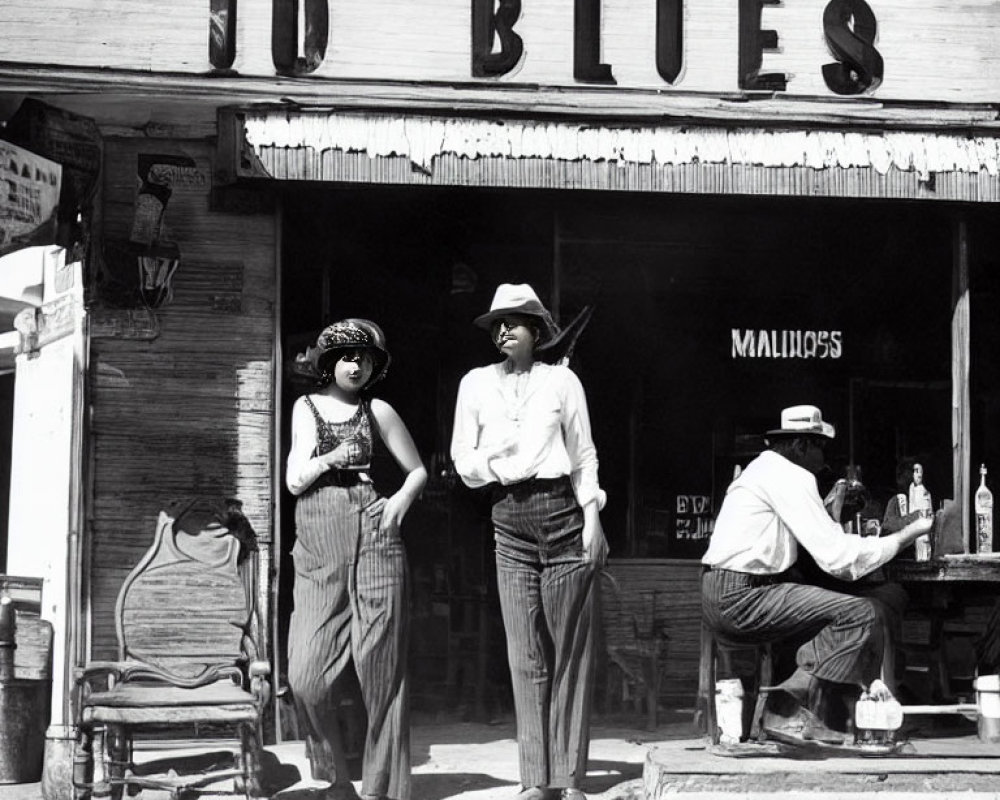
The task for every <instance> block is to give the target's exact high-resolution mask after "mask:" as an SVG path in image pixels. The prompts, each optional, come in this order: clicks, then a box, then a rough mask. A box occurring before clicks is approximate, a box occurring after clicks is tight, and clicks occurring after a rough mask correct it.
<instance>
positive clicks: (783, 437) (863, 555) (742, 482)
mask: <svg viewBox="0 0 1000 800" xmlns="http://www.w3.org/2000/svg"><path fill="white" fill-rule="evenodd" d="M834 435H835V432H834V428H833V426H832V425H830V424H829V423H826V422H824V421H823V415H822V413H821V412H820V410H819V409H818V408H816V407H815V406H808V405H807V406H793V407H791V408H786V409H784V410H783V411H782V412H781V427H780V428H777V429H774V430H770V431H768V432H767V434H766V437H767V443H768V449H767V450H765V451H764V452H763V453H761V454H760V455H759V456H757V458H755V459H754V460H753V461H752V462H750V464H749V465H747V468H746V469H745V470H743V472H742V473H741V474H740V476H739V477H738V478H737V479H736V480H734V481H733V482H732V484H731V485H730V486H729V488H728V489H727V490H726V496H725V499H724V500H723V502H722V507H721V509H720V510H719V515H718V517H717V519H716V522H715V529H714V531H713V533H712V537H711V539H710V541H709V546H708V551H707V552H706V553H705V556H704V558H703V559H702V562H703V563H704V564H705V565H707V566H708V567H709V570H708V571H706V573H705V575H704V578H703V580H702V613H703V617H704V620H705V623H706V624H707V625H708V626H709V627H710V628H712V629H714V630H716V631H718V632H719V633H720V634H721V635H722V636H723V637H725V638H726V639H727V640H730V641H734V642H747V643H754V642H763V641H769V642H780V641H785V640H789V639H799V640H802V639H804V640H805V643H804V644H802V645H801V646H800V647H799V648H798V651H797V653H796V664H797V668H796V669H795V671H794V672H793V673H792V675H791V676H789V677H788V678H787V679H786V680H785V681H783V682H782V683H781V684H779V685H778V687H776V688H777V689H780V690H782V691H781V692H772V693H771V694H770V695H769V697H768V710H767V711H766V712H765V717H764V728H765V731H766V732H767V733H768V734H769V735H770V736H772V737H774V738H778V739H782V740H785V741H791V742H799V741H804V740H810V739H812V740H818V741H824V742H834V743H842V742H843V741H845V738H846V725H844V724H843V720H842V719H840V720H838V719H837V717H836V716H834V715H832V714H831V710H832V709H836V708H838V707H843V706H844V705H845V704H850V703H851V702H852V701H853V700H856V699H857V697H858V695H859V694H860V687H862V686H866V687H867V686H868V685H870V684H871V683H872V681H874V680H875V679H876V678H877V677H878V675H879V670H880V666H881V660H882V647H883V636H884V632H883V630H882V627H881V623H880V621H879V619H880V615H879V614H878V613H877V612H876V609H875V606H874V604H873V602H872V600H870V599H868V598H865V597H855V596H852V595H849V594H846V593H842V592H836V591H832V590H830V589H827V588H823V587H819V586H814V585H809V584H805V583H802V582H800V581H799V580H797V574H796V571H795V570H794V569H793V567H794V566H795V564H796V561H797V560H798V555H799V548H803V549H804V550H806V551H807V552H808V553H809V554H810V555H811V556H812V559H813V560H814V561H815V563H816V565H817V566H818V567H819V568H820V569H822V570H823V571H824V572H825V573H827V574H829V575H831V576H833V577H835V578H839V579H842V580H849V581H856V580H857V579H859V578H861V577H863V576H864V575H867V574H868V573H870V572H872V571H873V570H875V569H878V568H879V567H880V566H882V565H883V564H885V563H886V562H888V561H889V560H891V559H892V558H893V557H895V556H896V555H897V554H898V553H899V552H900V551H901V550H902V549H903V548H905V547H907V546H908V545H910V544H911V543H912V542H913V541H914V540H915V539H916V538H917V537H918V536H920V535H921V534H924V533H929V532H930V529H931V520H930V519H927V518H921V519H918V520H915V521H913V522H911V523H910V524H908V525H906V526H905V527H904V528H903V529H902V530H900V531H898V532H896V533H893V534H890V535H888V536H883V537H862V536H854V535H851V534H847V533H845V532H844V530H843V528H842V527H841V526H840V525H839V524H838V523H837V522H835V521H834V518H833V517H831V513H830V512H829V511H828V510H827V508H826V507H825V506H824V504H823V500H822V499H821V498H820V495H819V491H818V489H817V486H816V477H815V475H816V473H818V472H819V471H820V470H821V469H822V468H823V465H824V455H823V453H824V450H825V447H826V444H827V442H829V441H830V440H831V439H833V438H834ZM834 494H835V496H836V493H834ZM842 499H843V493H842V492H841V493H840V501H842ZM838 512H839V509H834V511H833V513H834V516H836V514H837V513H838ZM840 728H844V730H840Z"/></svg>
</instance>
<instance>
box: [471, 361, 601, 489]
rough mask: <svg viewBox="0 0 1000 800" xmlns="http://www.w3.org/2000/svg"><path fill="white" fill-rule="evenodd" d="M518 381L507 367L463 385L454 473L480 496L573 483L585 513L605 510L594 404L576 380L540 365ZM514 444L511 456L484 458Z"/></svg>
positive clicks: (474, 375) (480, 371) (492, 368)
mask: <svg viewBox="0 0 1000 800" xmlns="http://www.w3.org/2000/svg"><path fill="white" fill-rule="evenodd" d="M518 380H519V376H518V375H515V374H509V373H508V372H507V371H506V369H505V367H504V363H499V364H491V365H489V366H486V367H478V368H476V369H473V370H471V371H470V372H468V373H467V374H466V375H465V377H463V378H462V382H461V384H460V385H459V387H458V400H457V402H456V406H455V426H454V429H453V431H452V437H451V457H452V459H453V460H454V462H455V470H456V471H457V472H458V474H459V475H460V476H461V478H462V480H463V481H464V482H465V484H466V485H467V486H470V487H472V488H474V489H475V488H478V487H480V486H485V485H487V484H489V483H494V482H497V483H501V484H504V485H507V484H511V483H517V482H518V481H523V480H526V479H528V478H532V477H534V478H558V477H562V476H564V475H568V476H569V477H570V479H571V480H572V483H573V490H574V493H575V494H576V499H577V502H578V503H580V505H581V506H585V505H587V503H590V502H593V501H595V500H596V501H597V502H598V507H603V505H604V500H605V495H604V492H603V490H601V488H600V485H599V484H598V479H597V450H596V449H595V447H594V442H593V439H592V438H591V433H590V416H589V414H588V411H587V399H586V396H585V395H584V392H583V386H582V385H581V383H580V379H579V378H578V377H577V376H576V373H574V372H573V371H572V370H571V369H569V367H565V366H562V365H551V364H545V363H542V362H536V363H535V364H534V365H533V366H532V368H531V370H530V372H528V373H527V376H526V377H520V380H521V381H522V385H520V386H517V381H518ZM511 437H513V439H514V442H515V447H514V448H513V450H512V451H511V452H509V453H507V454H504V455H501V456H498V457H495V458H487V456H486V455H484V450H485V451H489V448H490V447H495V446H496V445H498V444H500V443H502V442H504V441H507V440H508V439H510V438H511Z"/></svg>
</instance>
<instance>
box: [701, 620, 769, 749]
mask: <svg viewBox="0 0 1000 800" xmlns="http://www.w3.org/2000/svg"><path fill="white" fill-rule="evenodd" d="M720 646H721V647H732V648H740V649H746V650H750V649H752V650H754V652H755V658H754V662H755V665H756V670H755V671H756V675H757V684H756V686H755V690H754V692H753V695H754V696H755V700H754V705H753V716H752V717H751V718H750V724H749V726H747V724H746V709H747V708H749V704H748V703H747V702H746V698H744V702H743V709H744V711H743V715H744V723H743V729H744V731H747V728H748V727H749V731H748V733H749V737H750V739H762V738H763V734H764V731H763V727H762V721H763V717H764V703H765V701H766V699H767V695H766V693H765V692H762V691H760V689H761V687H762V686H763V687H768V686H770V685H771V681H772V680H773V676H774V660H773V657H772V653H771V644H770V642H765V643H762V644H759V645H752V644H744V643H742V642H740V643H737V642H731V641H729V640H727V639H725V638H724V637H722V636H720V635H719V634H718V633H716V632H715V631H713V630H712V629H711V628H709V627H708V626H707V625H705V623H704V621H702V625H701V659H700V662H699V666H698V708H697V709H696V710H695V725H696V726H697V727H699V728H702V729H703V730H704V732H705V733H706V734H707V735H708V736H709V738H710V739H711V741H712V744H718V743H719V739H720V731H719V723H718V719H717V715H716V710H715V692H716V687H715V684H716V669H717V661H718V657H719V648H720Z"/></svg>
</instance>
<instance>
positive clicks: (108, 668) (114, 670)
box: [73, 661, 138, 688]
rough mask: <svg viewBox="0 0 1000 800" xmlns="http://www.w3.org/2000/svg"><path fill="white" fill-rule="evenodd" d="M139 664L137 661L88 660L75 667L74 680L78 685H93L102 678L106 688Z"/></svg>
mask: <svg viewBox="0 0 1000 800" xmlns="http://www.w3.org/2000/svg"><path fill="white" fill-rule="evenodd" d="M137 665H138V662H135V661H88V662H87V663H86V664H85V665H84V666H82V667H75V668H74V669H73V681H74V683H76V684H77V685H83V684H86V685H88V686H89V685H91V684H92V683H93V682H94V681H95V680H99V679H102V680H103V683H104V685H105V688H107V687H108V686H110V685H111V684H112V683H115V682H117V681H118V680H120V679H121V676H122V675H123V674H124V673H125V672H127V671H128V670H129V669H132V668H134V667H136V666H137Z"/></svg>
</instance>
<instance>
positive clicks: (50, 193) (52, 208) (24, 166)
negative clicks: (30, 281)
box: [0, 141, 62, 255]
mask: <svg viewBox="0 0 1000 800" xmlns="http://www.w3.org/2000/svg"><path fill="white" fill-rule="evenodd" d="M0 177H2V179H3V183H2V185H0V255H5V254H6V253H11V252H13V251H15V250H20V249H21V248H23V247H32V246H35V245H43V244H52V243H53V242H55V239H56V220H57V211H58V208H59V189H60V184H61V181H62V167H61V166H60V165H59V164H56V163H55V162H54V161H49V160H48V159H47V158H42V157H41V156H38V155H35V154H34V153H31V152H29V151H28V150H25V149H24V148H22V147H18V146H17V145H14V144H10V143H9V142H4V141H0Z"/></svg>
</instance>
